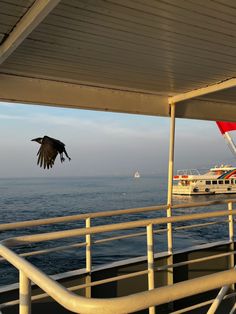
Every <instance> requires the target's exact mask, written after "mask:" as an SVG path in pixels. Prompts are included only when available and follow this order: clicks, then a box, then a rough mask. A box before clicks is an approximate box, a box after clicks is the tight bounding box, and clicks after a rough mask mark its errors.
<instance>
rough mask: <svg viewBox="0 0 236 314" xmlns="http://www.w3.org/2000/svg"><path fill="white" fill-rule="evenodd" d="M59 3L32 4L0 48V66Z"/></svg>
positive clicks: (54, 0) (42, 0) (48, 0)
mask: <svg viewBox="0 0 236 314" xmlns="http://www.w3.org/2000/svg"><path fill="white" fill-rule="evenodd" d="M59 2H60V0H36V1H35V2H34V4H33V5H32V6H31V7H30V9H29V10H28V11H27V12H26V14H25V15H23V17H22V18H21V19H20V20H19V22H18V23H17V24H16V25H15V27H14V28H13V30H12V32H11V33H10V34H9V36H8V37H7V38H6V40H5V41H4V42H3V43H2V45H1V46H0V64H2V63H3V62H4V61H5V60H6V59H7V58H8V57H9V56H10V55H11V54H12V52H13V51H14V50H15V49H16V48H17V47H18V46H19V45H20V44H21V43H22V42H23V40H24V39H25V38H26V37H27V36H28V35H29V34H30V33H31V32H32V31H33V30H34V29H35V28H36V27H37V26H38V25H39V24H40V23H41V22H42V20H43V19H44V18H45V17H46V16H47V15H48V14H49V13H50V12H51V11H52V10H53V9H54V8H55V6H56V5H58V3H59Z"/></svg>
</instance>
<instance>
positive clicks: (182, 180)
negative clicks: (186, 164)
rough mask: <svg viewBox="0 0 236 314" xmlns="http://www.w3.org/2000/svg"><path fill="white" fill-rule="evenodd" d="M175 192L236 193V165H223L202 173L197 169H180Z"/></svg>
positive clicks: (174, 186)
mask: <svg viewBox="0 0 236 314" xmlns="http://www.w3.org/2000/svg"><path fill="white" fill-rule="evenodd" d="M173 179H174V182H175V183H176V184H174V185H173V194H179V195H199V194H229V193H236V167H232V166H230V165H221V166H219V167H218V166H215V167H214V168H211V169H210V170H209V171H208V172H206V173H204V174H200V172H199V171H198V170H196V169H187V170H178V171H177V175H175V176H174V178H173Z"/></svg>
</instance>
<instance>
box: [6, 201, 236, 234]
mask: <svg viewBox="0 0 236 314" xmlns="http://www.w3.org/2000/svg"><path fill="white" fill-rule="evenodd" d="M230 202H232V203H236V199H231V200H218V201H208V202H199V203H186V204H176V205H172V209H180V208H192V207H203V206H213V205H220V204H228V203H230ZM167 207H168V206H167V205H158V206H150V207H139V208H130V209H120V210H111V211H105V212H96V213H85V214H79V215H71V216H61V217H52V218H46V219H37V220H26V221H19V222H11V223H4V224H0V231H6V230H11V229H17V228H27V227H33V226H41V225H48V224H55V223H65V222H73V221H77V220H83V219H86V218H102V217H110V216H118V215H123V214H135V213H142V212H148V211H150V212H151V211H156V210H164V209H167Z"/></svg>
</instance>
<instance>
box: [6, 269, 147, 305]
mask: <svg viewBox="0 0 236 314" xmlns="http://www.w3.org/2000/svg"><path fill="white" fill-rule="evenodd" d="M147 273H148V270H147V269H146V270H142V271H136V272H133V273H130V274H126V275H120V276H116V277H110V278H106V279H101V280H97V281H93V282H90V283H87V284H81V285H77V286H73V287H67V290H69V291H77V290H80V289H85V288H87V287H94V286H99V285H102V284H106V283H110V282H114V281H120V280H124V279H128V278H135V277H138V276H143V275H146V274H147ZM48 297H49V295H48V294H47V293H40V294H37V295H33V296H31V300H32V301H36V300H42V299H44V298H48ZM17 304H19V299H17V300H13V301H9V302H5V303H2V304H0V310H1V309H3V308H6V307H9V306H12V305H17Z"/></svg>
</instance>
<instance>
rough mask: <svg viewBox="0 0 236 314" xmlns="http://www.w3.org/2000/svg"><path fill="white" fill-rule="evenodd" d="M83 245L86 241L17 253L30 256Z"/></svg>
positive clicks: (0, 259)
mask: <svg viewBox="0 0 236 314" xmlns="http://www.w3.org/2000/svg"><path fill="white" fill-rule="evenodd" d="M85 245H86V242H81V243H75V244H70V245H62V246H57V247H53V248H50V249H44V250H38V251H31V252H26V253H20V254H18V255H19V256H21V257H30V256H35V255H41V254H47V253H52V252H60V251H66V250H70V249H73V248H77V247H81V246H85ZM3 261H5V259H4V258H2V257H0V262H3Z"/></svg>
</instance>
